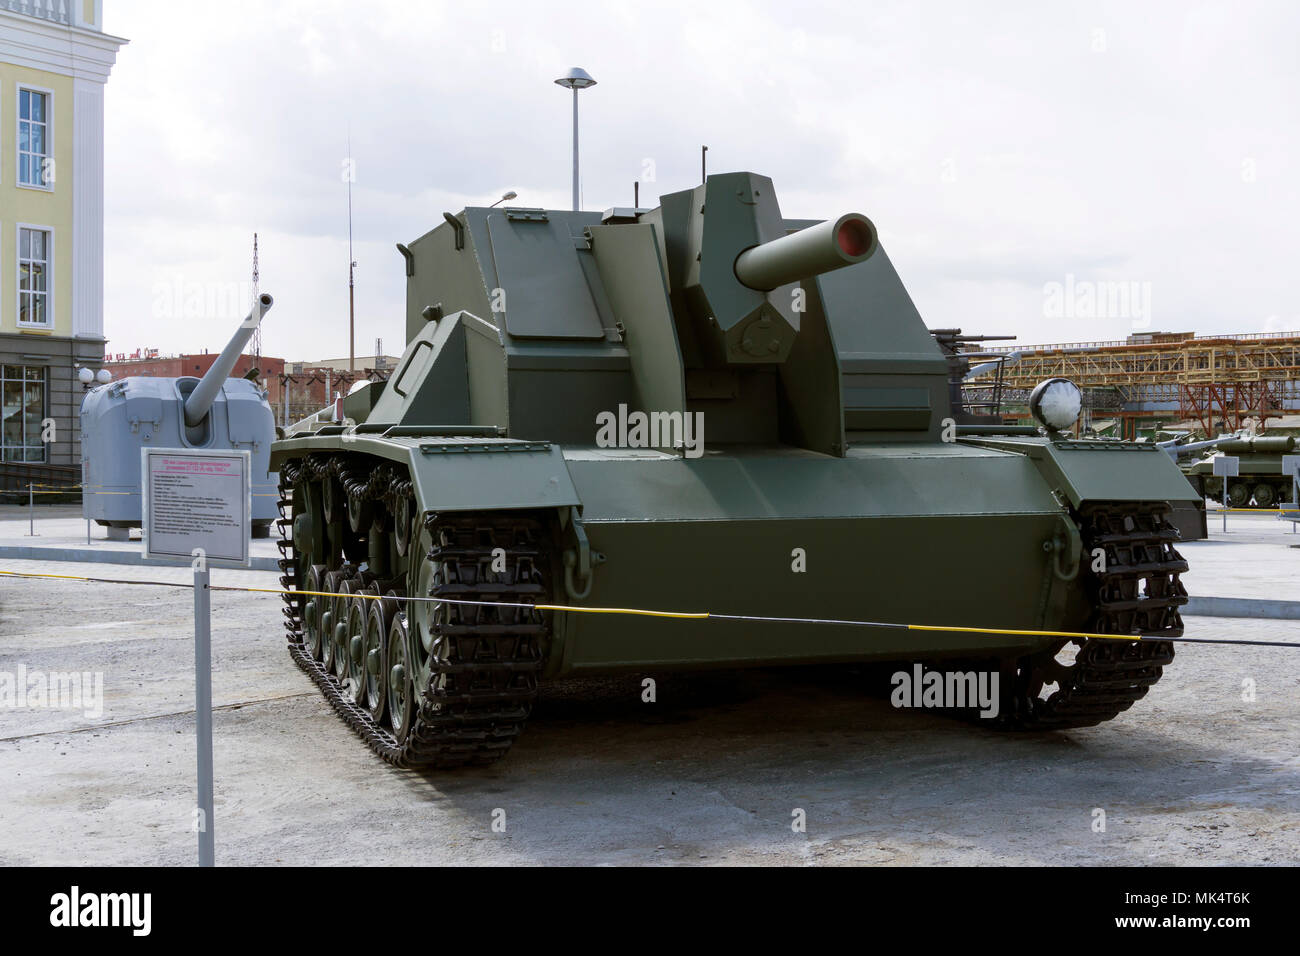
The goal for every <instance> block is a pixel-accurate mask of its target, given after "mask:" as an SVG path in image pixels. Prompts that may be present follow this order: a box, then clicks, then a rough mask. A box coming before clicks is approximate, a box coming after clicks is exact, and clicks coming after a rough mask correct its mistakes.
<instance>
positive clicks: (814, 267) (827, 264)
mask: <svg viewBox="0 0 1300 956" xmlns="http://www.w3.org/2000/svg"><path fill="white" fill-rule="evenodd" d="M877 245H878V240H877V238H876V227H875V226H873V225H872V224H871V220H870V219H868V218H867V217H866V216H863V215H860V214H859V213H853V212H851V213H846V214H845V215H843V216H840V217H839V218H838V219H828V220H827V221H826V222H821V223H818V224H817V225H815V226H809V227H808V228H807V229H800V230H799V231H798V232H793V233H791V234H790V235H788V236H782V237H781V238H779V239H773V240H771V241H770V242H763V243H760V244H758V245H757V246H751V247H750V248H748V249H746V250H745V251H744V252H742V253H740V255H738V256H736V278H737V279H739V280H740V281H741V282H742V283H743V284H744V285H746V286H748V287H749V288H751V289H756V290H758V291H759V292H769V291H771V290H772V289H776V288H778V287H780V286H783V285H786V284H788V283H791V282H798V281H799V280H800V279H807V278H809V277H811V276H816V275H821V274H822V273H824V272H830V271H831V270H832V269H842V268H843V267H844V266H851V265H854V264H856V263H859V262H862V261H863V260H865V259H867V258H869V257H870V256H871V254H872V253H873V252H875V251H876V247H877Z"/></svg>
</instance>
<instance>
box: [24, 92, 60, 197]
mask: <svg viewBox="0 0 1300 956" xmlns="http://www.w3.org/2000/svg"><path fill="white" fill-rule="evenodd" d="M49 157H50V97H49V94H48V93H38V92H37V91H36V90H24V89H19V90H18V184H19V185H20V186H37V187H39V188H41V189H48V188H50V186H51V185H52V184H51V183H49V182H47V180H46V172H47V166H46V164H45V161H46V160H47V159H49Z"/></svg>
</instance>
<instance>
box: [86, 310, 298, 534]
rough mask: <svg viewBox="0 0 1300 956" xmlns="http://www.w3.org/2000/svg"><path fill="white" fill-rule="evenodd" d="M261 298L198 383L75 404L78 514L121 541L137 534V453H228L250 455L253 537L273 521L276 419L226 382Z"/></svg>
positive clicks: (252, 394)
mask: <svg viewBox="0 0 1300 956" xmlns="http://www.w3.org/2000/svg"><path fill="white" fill-rule="evenodd" d="M271 304H272V299H271V296H269V295H265V294H263V295H261V296H259V297H258V299H257V301H256V302H255V303H254V305H253V309H252V311H251V312H250V313H249V314H248V317H247V318H246V319H244V321H243V322H242V323H240V326H239V329H238V331H236V332H235V334H234V336H233V337H232V338H231V339H230V341H229V342H228V343H226V347H225V348H224V349H222V351H221V354H220V355H219V356H218V357H217V359H216V361H214V362H213V363H212V367H211V368H209V369H208V371H207V374H205V375H204V376H203V377H202V378H201V379H199V378H195V377H193V376H184V377H181V378H153V377H151V376H132V377H130V378H123V379H118V380H117V381H115V382H112V383H110V384H108V385H100V386H98V387H96V388H93V389H91V390H90V391H89V392H87V393H86V396H85V398H83V399H82V402H81V475H82V478H81V483H82V485H83V486H84V487H83V494H82V499H81V501H82V506H81V509H82V513H83V514H84V515H85V517H87V518H90V519H93V520H94V521H96V522H98V523H99V524H101V525H104V526H105V527H107V528H108V529H109V532H108V533H109V535H110V537H118V538H124V537H125V536H126V535H127V534H128V530H127V529H129V528H138V527H140V522H141V518H142V516H141V502H140V494H141V490H140V449H141V448H143V447H146V446H151V447H155V448H234V449H247V450H248V451H249V452H251V459H252V469H253V482H252V484H253V536H254V537H266V536H267V535H268V534H269V532H270V526H271V522H272V521H273V520H274V519H275V517H276V508H275V501H276V493H275V492H276V476H275V475H271V474H268V473H267V463H268V461H269V460H270V454H271V442H272V441H274V440H275V416H274V414H273V413H272V411H271V406H270V404H269V403H268V402H267V400H266V392H265V391H264V390H263V389H262V388H261V387H260V386H258V385H257V384H256V383H255V382H251V381H249V380H247V379H243V378H229V377H228V376H229V375H230V372H231V370H232V369H233V368H234V367H235V363H236V362H237V361H238V360H239V356H240V354H241V353H242V351H243V349H244V346H245V345H246V344H247V343H248V340H249V338H250V337H251V336H252V334H253V331H254V330H255V329H256V328H257V326H258V323H260V322H261V321H262V316H263V315H264V314H265V313H266V311H267V310H268V309H269V308H271Z"/></svg>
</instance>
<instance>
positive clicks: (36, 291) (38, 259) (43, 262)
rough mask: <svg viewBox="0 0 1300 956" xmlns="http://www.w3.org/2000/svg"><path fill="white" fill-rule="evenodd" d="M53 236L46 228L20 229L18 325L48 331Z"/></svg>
mask: <svg viewBox="0 0 1300 956" xmlns="http://www.w3.org/2000/svg"><path fill="white" fill-rule="evenodd" d="M51 238H52V237H51V235H50V233H49V231H47V230H45V229H32V228H29V227H27V226H19V227H18V325H19V326H26V327H28V328H48V327H49V326H51V325H53V324H54V320H53V316H51V315H50V256H51V254H52V252H53V250H52V249H51V248H50V247H51V245H52V243H51Z"/></svg>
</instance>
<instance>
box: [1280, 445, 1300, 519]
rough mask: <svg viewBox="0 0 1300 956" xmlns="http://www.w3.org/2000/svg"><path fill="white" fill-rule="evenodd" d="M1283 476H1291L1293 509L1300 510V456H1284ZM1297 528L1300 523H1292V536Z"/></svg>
mask: <svg viewBox="0 0 1300 956" xmlns="http://www.w3.org/2000/svg"><path fill="white" fill-rule="evenodd" d="M1282 474H1284V475H1290V476H1291V502H1290V504H1291V507H1292V508H1300V455H1283V456H1282ZM1283 504H1285V502H1284V503H1283ZM1297 526H1300V521H1292V522H1291V533H1292V534H1295V532H1296V527H1297Z"/></svg>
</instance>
